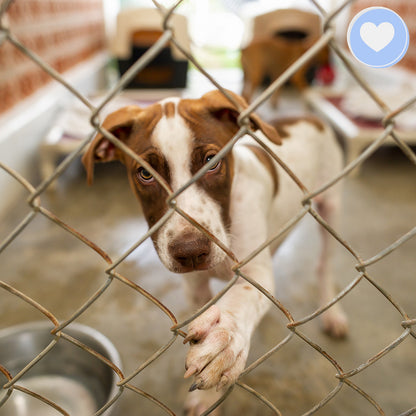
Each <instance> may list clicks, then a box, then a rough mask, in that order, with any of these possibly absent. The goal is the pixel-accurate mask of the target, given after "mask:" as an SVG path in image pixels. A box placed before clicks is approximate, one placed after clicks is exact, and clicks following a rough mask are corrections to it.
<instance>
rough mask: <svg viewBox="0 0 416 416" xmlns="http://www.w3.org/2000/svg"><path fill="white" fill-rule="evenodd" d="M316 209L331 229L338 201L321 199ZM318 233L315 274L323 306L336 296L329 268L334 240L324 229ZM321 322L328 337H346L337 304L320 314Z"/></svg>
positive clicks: (343, 319) (344, 325) (344, 321)
mask: <svg viewBox="0 0 416 416" xmlns="http://www.w3.org/2000/svg"><path fill="white" fill-rule="evenodd" d="M317 209H318V213H319V215H320V216H321V217H322V218H323V219H324V220H325V221H326V222H327V223H328V224H329V225H330V226H332V227H333V226H334V224H335V223H336V222H337V216H338V212H339V201H338V200H336V199H335V198H332V199H330V198H325V197H322V199H320V200H319V202H318V204H317ZM320 232H321V235H322V252H321V256H320V259H319V264H318V270H317V272H318V281H319V283H318V284H319V296H320V304H321V306H323V305H326V304H328V303H329V302H330V301H331V300H332V299H333V298H334V297H335V295H336V291H335V287H334V282H333V278H332V277H333V274H332V267H331V258H332V255H333V248H334V243H335V239H334V238H333V237H332V236H331V235H330V234H329V232H328V231H327V230H326V229H324V227H320ZM322 322H323V326H324V331H325V332H327V333H328V334H329V335H332V336H334V337H337V338H341V337H344V336H346V335H347V332H348V322H347V318H346V316H345V314H344V312H343V310H342V308H341V306H340V305H339V303H336V304H334V305H333V306H331V308H329V309H328V310H327V311H325V312H324V313H323V314H322Z"/></svg>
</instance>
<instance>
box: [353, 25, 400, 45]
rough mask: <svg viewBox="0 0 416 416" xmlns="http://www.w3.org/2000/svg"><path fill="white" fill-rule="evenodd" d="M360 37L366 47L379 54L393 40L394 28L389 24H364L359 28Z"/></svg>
mask: <svg viewBox="0 0 416 416" xmlns="http://www.w3.org/2000/svg"><path fill="white" fill-rule="evenodd" d="M360 36H361V39H362V40H363V42H364V43H365V44H366V45H367V46H368V47H370V48H371V49H372V50H373V51H375V52H379V51H381V50H382V49H384V48H385V47H386V46H387V45H388V44H389V43H390V42H391V41H392V40H393V38H394V26H393V25H392V24H391V23H389V22H383V23H380V24H379V25H378V26H376V25H375V24H374V23H372V22H366V23H364V24H363V25H362V26H361V27H360Z"/></svg>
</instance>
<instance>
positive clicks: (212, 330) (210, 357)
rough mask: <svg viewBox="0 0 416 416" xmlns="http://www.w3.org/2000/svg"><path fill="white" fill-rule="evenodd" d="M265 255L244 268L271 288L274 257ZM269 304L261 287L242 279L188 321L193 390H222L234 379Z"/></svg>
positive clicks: (258, 280)
mask: <svg viewBox="0 0 416 416" xmlns="http://www.w3.org/2000/svg"><path fill="white" fill-rule="evenodd" d="M266 256H267V255H265V254H264V253H263V255H262V254H259V255H258V257H259V258H261V257H263V260H260V263H262V264H253V263H255V262H254V261H253V260H252V263H250V264H249V265H247V266H246V267H243V269H242V271H243V273H244V274H245V275H247V276H248V277H250V278H253V279H255V280H256V281H257V282H258V283H259V284H260V285H261V286H262V287H264V288H265V289H266V290H269V291H272V285H273V278H272V271H271V270H272V269H271V259H270V260H269V261H267V260H265V259H264V257H266ZM267 266H270V267H267ZM270 305H271V303H270V302H269V300H268V299H267V298H266V297H265V296H264V295H263V294H262V293H261V292H260V291H258V290H257V289H256V288H255V287H254V286H252V285H251V284H250V283H248V282H246V281H245V280H244V279H240V280H239V281H237V282H236V283H235V285H234V286H233V287H231V288H230V289H229V290H228V292H227V293H226V294H225V295H224V296H223V297H222V298H221V299H220V300H219V301H218V302H217V303H216V304H215V305H213V306H211V307H210V308H209V309H208V310H207V311H205V312H204V313H203V314H202V315H200V316H199V317H198V318H196V319H195V320H194V321H193V322H191V323H190V324H189V327H188V336H187V338H186V339H185V341H189V342H190V349H189V352H188V354H187V357H186V369H187V370H186V373H185V377H191V376H195V379H194V382H193V384H192V386H191V390H196V389H200V390H206V389H211V390H212V389H214V390H215V389H216V390H221V389H223V388H225V387H228V386H229V385H231V384H233V383H235V381H236V380H237V379H238V377H239V376H240V374H241V372H242V371H243V369H244V367H245V364H246V359H247V356H248V352H249V348H250V341H251V335H252V333H253V331H254V329H255V327H256V326H257V324H258V323H259V321H260V319H261V318H262V317H263V315H264V314H265V312H266V311H267V309H268V307H269V306H270Z"/></svg>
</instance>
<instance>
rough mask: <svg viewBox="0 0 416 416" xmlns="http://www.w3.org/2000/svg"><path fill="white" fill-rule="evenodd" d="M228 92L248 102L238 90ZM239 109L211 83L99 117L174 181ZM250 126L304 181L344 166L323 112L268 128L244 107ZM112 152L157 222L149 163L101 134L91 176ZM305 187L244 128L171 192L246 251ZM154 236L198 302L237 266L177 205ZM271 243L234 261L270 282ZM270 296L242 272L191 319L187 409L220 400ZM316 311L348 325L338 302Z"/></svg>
mask: <svg viewBox="0 0 416 416" xmlns="http://www.w3.org/2000/svg"><path fill="white" fill-rule="evenodd" d="M230 94H231V93H230ZM232 96H233V97H234V99H235V100H236V101H237V102H239V103H241V104H242V105H243V106H246V103H245V102H244V100H243V99H242V98H241V97H239V96H237V95H234V94H233V95H232ZM238 116H239V112H238V111H237V109H236V107H235V106H234V104H233V103H231V102H230V101H229V100H228V99H227V98H226V97H225V96H224V95H223V94H222V93H221V92H219V91H211V92H209V93H207V94H205V95H203V96H202V97H201V98H199V99H178V98H171V99H166V100H163V101H161V102H159V103H156V104H153V105H151V106H150V107H147V108H145V109H141V108H139V107H135V106H129V107H125V108H122V109H120V110H118V111H116V112H114V113H112V114H110V115H109V116H108V117H107V118H106V120H105V121H104V123H103V127H104V128H105V129H107V130H109V131H110V132H112V133H113V134H114V135H115V136H116V137H118V138H119V139H120V140H121V141H122V142H123V143H124V144H126V145H127V146H128V147H129V148H130V149H131V150H132V151H133V152H135V153H136V154H137V155H139V156H140V157H141V158H143V159H144V160H145V161H147V162H148V163H149V165H150V166H152V168H153V169H154V170H155V171H156V172H157V173H158V174H159V175H160V176H161V177H162V178H163V179H164V180H165V182H166V183H167V184H168V186H169V188H170V189H171V190H172V191H173V192H175V191H177V190H178V189H180V188H181V187H182V186H183V185H184V184H186V183H187V182H188V181H189V180H190V179H191V178H192V176H193V175H194V174H195V173H196V172H198V171H199V169H201V167H203V166H204V165H205V164H206V163H207V162H209V161H210V160H211V159H212V158H213V157H214V156H215V155H216V154H217V153H218V152H219V151H220V150H221V149H222V148H223V147H224V145H226V144H227V143H228V142H229V140H230V139H231V138H232V137H233V136H234V135H235V134H236V132H237V131H238V129H239V125H238V123H237V118H238ZM250 125H251V128H252V129H253V130H256V134H257V135H258V136H259V137H260V138H261V139H262V140H263V141H264V142H265V143H266V144H267V146H269V147H270V148H271V149H272V150H273V151H274V152H275V153H276V154H277V155H278V156H279V157H280V158H281V159H282V160H284V161H285V162H286V164H287V165H288V166H289V167H290V168H291V169H292V170H293V172H294V173H295V174H296V175H297V176H298V177H299V178H300V179H301V180H302V181H303V183H304V184H305V185H306V186H307V187H308V188H309V189H315V188H316V187H317V186H318V185H319V184H322V183H323V182H325V181H327V180H329V178H331V177H333V176H334V175H335V174H336V172H338V170H339V169H340V167H341V153H340V149H339V148H338V144H337V142H336V140H335V138H334V136H333V135H332V133H331V131H330V130H329V129H328V128H327V127H325V126H324V125H323V124H322V123H321V122H320V121H318V120H315V119H304V120H286V121H284V122H280V123H278V124H276V125H275V127H272V126H271V125H269V124H267V123H265V122H263V121H262V120H261V119H260V118H259V117H258V116H256V115H251V116H250ZM276 129H277V130H276ZM278 131H279V132H278ZM111 160H120V161H121V162H123V163H124V165H125V166H126V168H127V174H128V178H129V181H130V184H131V187H132V189H133V191H134V193H135V194H136V195H137V197H138V199H139V201H140V202H141V205H142V208H143V212H144V215H145V217H146V220H147V222H148V225H149V226H150V227H151V226H153V225H154V224H156V223H157V221H159V220H160V219H161V218H162V216H163V215H164V214H165V213H166V212H167V210H168V206H167V203H166V197H167V192H166V190H165V189H164V188H163V187H162V186H161V185H160V184H159V182H158V181H157V180H156V179H155V177H154V176H153V175H152V174H151V173H150V172H149V171H148V170H147V169H146V168H144V167H143V166H140V165H139V164H138V163H137V162H136V161H135V160H134V159H133V158H131V157H129V156H128V155H126V154H125V153H124V152H122V151H121V150H119V149H118V147H116V146H114V145H113V144H112V143H111V142H110V141H109V140H108V139H106V138H105V137H104V136H103V135H101V134H98V135H97V136H96V137H95V139H94V140H93V142H92V143H91V145H90V147H89V149H88V151H87V152H86V154H85V155H84V157H83V162H84V164H85V166H86V170H87V173H88V179H89V181H90V182H91V180H92V177H93V169H94V163H95V162H107V161H111ZM335 188H336V187H335ZM335 188H330V189H329V190H328V191H326V193H325V194H323V195H321V196H319V197H318V198H316V199H317V200H316V204H317V207H318V210H319V213H320V214H321V215H322V217H323V218H324V219H325V220H326V221H328V222H329V223H332V222H333V219H334V217H335V216H336V211H337V208H338V205H339V203H340V201H339V193H338V192H337V190H336V189H335ZM302 197H303V193H302V192H301V191H300V190H299V187H298V186H297V185H296V184H295V183H294V182H293V180H292V179H291V178H289V176H288V175H287V173H285V172H284V171H283V169H282V168H281V167H280V166H279V165H278V164H277V163H275V161H274V160H273V159H272V157H271V156H270V155H269V154H268V153H267V152H266V151H265V150H263V148H262V147H261V146H259V145H258V143H257V142H256V141H255V140H254V139H253V138H251V137H250V136H249V135H247V136H244V137H243V138H241V139H240V140H239V141H238V142H237V143H236V144H235V145H234V146H233V148H232V151H230V152H229V153H227V154H226V155H225V157H224V158H222V159H221V160H220V161H218V163H216V164H214V165H213V166H211V167H210V168H209V170H208V171H207V172H206V173H205V174H204V175H203V176H202V177H201V178H200V179H199V180H198V181H197V182H196V183H194V184H192V185H191V186H190V187H188V188H186V189H185V190H184V191H183V192H182V193H180V194H178V195H177V197H176V204H177V206H178V207H179V208H180V209H181V210H182V211H184V212H185V213H186V214H187V215H189V216H190V217H192V219H193V220H194V221H197V222H198V223H199V224H201V226H202V227H203V228H204V229H205V230H206V231H207V233H208V234H210V235H212V236H215V238H217V239H218V240H220V241H221V242H222V244H223V245H224V246H226V247H228V248H229V250H230V251H231V252H232V253H234V255H235V257H236V258H237V259H239V260H242V259H244V258H245V257H246V256H248V255H249V254H250V253H252V252H253V251H254V250H255V249H256V248H258V247H259V246H260V245H261V244H262V243H264V242H265V241H266V240H267V238H268V237H270V236H272V235H276V234H277V233H278V231H279V230H280V229H281V228H282V226H283V225H284V224H285V223H287V221H288V220H289V219H290V218H291V217H292V216H293V215H294V214H295V213H297V212H299V210H300V208H301V203H300V201H301V199H302ZM327 234H328V233H327V232H325V231H324V232H323V233H322V235H323V237H324V245H323V247H324V250H323V254H322V257H321V262H320V267H319V282H320V284H319V286H320V296H321V299H320V303H321V304H327V303H328V302H329V301H330V300H331V299H332V298H333V297H334V295H335V294H334V289H333V285H332V279H331V273H330V270H329V268H328V267H327V257H328V253H329V246H330V240H332V239H330V238H327ZM152 239H153V243H154V246H155V248H156V250H157V252H158V255H159V257H160V259H161V261H162V262H163V263H164V264H165V266H166V267H167V268H168V269H169V270H171V271H173V272H177V273H184V278H185V282H186V288H187V294H188V297H189V299H190V301H191V302H192V304H193V306H194V307H201V306H203V305H204V304H205V303H206V302H207V301H209V300H210V298H211V292H210V289H209V280H210V278H212V277H216V278H220V279H225V280H229V279H231V278H232V277H233V272H232V270H231V267H232V266H233V265H234V264H233V262H232V261H231V260H230V257H229V256H227V255H226V253H225V252H224V250H223V249H221V248H220V247H219V246H218V245H217V244H215V243H214V242H213V241H212V238H209V237H208V236H207V235H206V234H205V233H203V232H202V231H200V230H199V229H197V228H196V227H195V226H193V225H192V224H190V223H189V222H188V220H186V219H185V218H184V217H183V216H182V215H179V214H178V213H177V212H175V213H174V214H173V215H172V216H171V217H169V219H168V220H167V222H166V223H165V224H164V225H162V226H161V227H160V228H159V229H158V230H157V232H156V233H154V234H153V235H152ZM277 245H278V244H275V246H274V247H273V248H267V249H264V250H263V251H261V252H260V253H259V254H258V255H257V256H255V257H254V258H253V259H252V260H251V261H249V262H248V263H247V264H246V265H245V266H243V267H242V269H241V270H242V272H243V273H244V274H245V275H247V276H249V277H251V278H252V279H254V280H255V281H256V282H257V283H258V284H260V285H261V286H263V288H265V289H266V290H268V291H269V292H272V293H273V289H274V279H273V273H272V255H273V251H274V250H275V249H276V247H277ZM270 305H271V302H270V301H269V300H268V299H267V298H266V297H265V296H264V295H263V294H262V293H260V292H259V291H258V290H257V289H256V288H254V287H253V286H252V285H251V284H249V283H248V282H247V281H246V280H243V279H241V280H239V281H237V282H236V284H234V286H232V287H231V288H230V289H229V291H228V292H227V293H226V294H225V295H224V296H223V297H222V298H221V299H220V300H219V301H218V302H217V303H216V304H215V305H213V306H211V307H210V308H209V309H208V310H207V311H206V312H204V313H203V314H202V315H200V316H199V317H198V318H196V319H195V320H194V321H193V322H192V323H191V324H190V325H189V328H188V335H187V337H186V340H185V341H190V349H189V351H188V354H187V358H186V373H185V377H191V376H194V377H195V379H194V382H193V384H192V386H191V388H190V390H191V391H193V392H191V393H190V395H189V397H188V400H187V403H186V408H187V412H188V413H187V414H188V415H199V414H200V413H201V412H203V411H204V410H206V409H207V408H208V407H209V406H210V405H211V404H212V403H213V402H214V401H215V400H216V399H218V397H219V395H220V394H221V390H222V388H225V387H226V386H229V385H231V384H232V383H234V382H235V381H236V380H237V379H238V377H239V375H240V373H241V372H242V371H243V369H244V367H245V363H246V359H247V355H248V351H249V347H250V338H251V336H252V333H253V331H254V329H255V328H256V326H257V324H258V323H259V321H260V319H261V318H262V317H263V315H264V314H265V313H266V311H267V310H268V308H269V306H270ZM322 318H323V325H324V329H325V330H326V331H327V332H329V333H330V334H332V335H334V336H337V337H340V336H344V335H345V334H346V332H347V322H346V319H345V317H344V314H343V312H342V311H341V310H340V308H339V306H338V304H335V305H334V306H333V307H331V308H330V309H329V310H327V311H326V312H325V313H324V314H323V315H322Z"/></svg>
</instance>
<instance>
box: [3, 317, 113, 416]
mask: <svg viewBox="0 0 416 416" xmlns="http://www.w3.org/2000/svg"><path fill="white" fill-rule="evenodd" d="M51 330H52V325H51V324H50V323H49V322H35V323H29V324H24V325H18V326H15V327H11V328H7V329H3V330H1V331H0V365H2V366H3V367H4V368H6V369H7V370H8V371H9V372H10V373H11V374H12V376H15V375H16V374H18V372H19V371H20V370H22V369H23V368H24V367H25V366H26V365H27V364H28V363H29V362H31V361H32V360H33V359H34V358H35V357H37V356H38V354H39V353H40V352H41V351H43V349H44V348H45V347H46V346H47V345H49V344H50V343H51V341H52V340H53V339H54V336H53V335H51V333H50V331H51ZM63 332H64V333H66V334H68V335H70V336H71V337H73V338H76V339H77V340H79V341H80V342H82V343H83V344H85V345H87V346H88V347H91V348H92V349H94V350H95V351H97V352H98V353H100V354H102V355H103V356H104V357H106V358H108V359H109V360H110V361H111V362H113V363H114V364H115V365H116V366H117V367H118V368H120V357H119V354H118V352H117V350H116V349H115V347H114V346H113V344H112V343H111V342H110V341H109V340H108V339H107V338H106V337H105V336H104V335H102V334H101V333H99V332H98V331H96V330H95V329H92V328H90V327H87V326H85V325H80V324H74V323H72V324H70V325H69V326H68V327H66V328H65V329H64V330H63ZM117 381H118V376H117V374H116V373H115V372H114V371H113V370H112V369H111V368H110V367H109V366H108V365H106V364H104V363H103V362H102V361H101V360H99V359H98V358H96V357H95V356H93V355H91V354H90V353H88V352H87V351H84V350H83V349H82V348H80V347H78V346H76V345H74V344H73V343H72V342H69V341H67V340H66V339H62V338H61V339H59V341H58V342H57V343H56V344H55V346H54V347H53V348H52V349H51V350H50V351H49V352H48V353H47V354H46V355H45V356H44V357H43V358H42V359H41V360H40V361H38V362H37V363H36V364H35V366H34V367H32V368H31V369H30V370H29V371H28V372H27V373H26V374H25V375H24V376H23V377H22V378H21V379H20V380H18V381H17V383H16V384H17V385H19V386H23V387H25V388H27V389H29V390H31V391H33V392H35V393H37V394H40V395H42V396H44V397H46V398H47V399H49V400H51V401H53V402H54V403H56V404H57V405H59V406H60V407H61V408H62V409H64V410H65V411H66V412H67V413H68V414H69V415H71V416H91V415H92V414H94V413H95V412H96V411H97V410H99V409H101V408H102V407H103V406H104V405H105V404H106V403H107V402H108V401H109V400H110V399H111V398H112V397H114V396H115V395H116V393H117V391H118V387H117V386H116V383H117ZM6 383H7V379H6V376H5V375H4V374H3V373H1V372H0V388H1V387H2V386H3V385H4V384H6ZM6 394H7V393H6V390H4V391H3V392H1V390H0V403H1V401H2V399H4V398H5V395H6ZM115 406H116V405H113V406H111V407H110V408H109V409H108V410H106V411H105V412H104V413H103V415H105V416H114V415H115V412H116V409H115ZM58 414H60V413H59V412H57V410H56V409H54V408H53V407H50V406H49V405H48V404H46V403H44V402H42V401H41V400H38V399H36V398H34V397H32V396H30V395H28V394H26V393H23V392H21V391H19V390H13V392H12V394H11V395H10V397H9V398H8V399H7V401H6V402H5V403H4V404H3V406H1V407H0V416H11V415H13V416H27V415H30V416H49V415H50V416H52V415H53V416H56V415H58Z"/></svg>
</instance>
